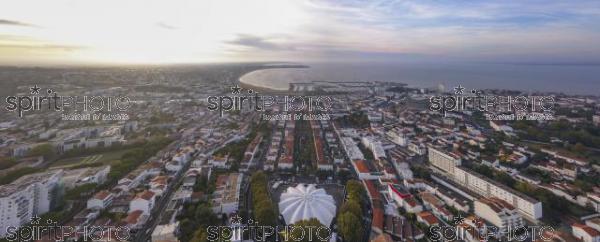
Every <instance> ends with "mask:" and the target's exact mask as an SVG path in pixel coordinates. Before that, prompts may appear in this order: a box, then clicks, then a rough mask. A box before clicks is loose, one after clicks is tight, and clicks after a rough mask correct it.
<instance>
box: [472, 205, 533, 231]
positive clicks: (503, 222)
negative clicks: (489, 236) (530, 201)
mask: <svg viewBox="0 0 600 242" xmlns="http://www.w3.org/2000/svg"><path fill="white" fill-rule="evenodd" d="M474 207H475V215H477V216H479V217H481V218H482V219H484V220H486V221H488V222H490V223H491V224H492V225H494V226H496V227H497V228H498V229H499V231H502V232H507V231H509V230H514V229H517V228H520V227H521V226H523V225H524V223H523V218H522V217H521V215H520V214H519V212H518V210H517V209H516V208H515V207H513V206H512V205H511V204H509V203H508V202H506V201H504V200H502V199H499V198H497V197H487V198H482V199H479V200H477V201H475V203H474Z"/></svg>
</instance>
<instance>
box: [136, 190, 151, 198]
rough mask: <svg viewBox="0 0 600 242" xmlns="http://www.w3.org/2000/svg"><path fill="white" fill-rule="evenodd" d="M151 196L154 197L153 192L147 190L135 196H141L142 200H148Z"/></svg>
mask: <svg viewBox="0 0 600 242" xmlns="http://www.w3.org/2000/svg"><path fill="white" fill-rule="evenodd" d="M152 197H154V192H152V191H149V190H146V191H143V192H140V193H138V194H137V195H136V196H135V198H141V199H144V200H150V199H151V198H152Z"/></svg>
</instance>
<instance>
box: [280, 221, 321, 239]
mask: <svg viewBox="0 0 600 242" xmlns="http://www.w3.org/2000/svg"><path fill="white" fill-rule="evenodd" d="M297 227H300V228H302V229H299V228H297ZM294 228H295V229H294ZM330 236H331V230H330V229H329V228H327V227H326V226H324V225H323V224H321V222H319V220H318V219H316V218H311V219H308V220H300V221H298V222H296V223H295V224H294V225H293V226H292V229H290V230H289V234H287V235H284V236H283V238H284V239H283V241H298V242H311V241H328V239H329V237H330Z"/></svg>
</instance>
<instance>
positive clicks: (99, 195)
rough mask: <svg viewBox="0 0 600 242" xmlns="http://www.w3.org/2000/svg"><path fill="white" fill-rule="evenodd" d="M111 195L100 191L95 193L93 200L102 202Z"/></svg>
mask: <svg viewBox="0 0 600 242" xmlns="http://www.w3.org/2000/svg"><path fill="white" fill-rule="evenodd" d="M111 194H112V193H110V192H108V191H106V190H102V191H99V192H97V193H96V194H95V195H94V198H95V199H98V200H104V199H106V198H107V197H108V196H110V195H111Z"/></svg>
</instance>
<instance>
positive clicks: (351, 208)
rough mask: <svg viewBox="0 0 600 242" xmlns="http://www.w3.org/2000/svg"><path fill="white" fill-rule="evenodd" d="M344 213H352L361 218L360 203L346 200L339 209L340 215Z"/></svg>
mask: <svg viewBox="0 0 600 242" xmlns="http://www.w3.org/2000/svg"><path fill="white" fill-rule="evenodd" d="M346 212H349V213H352V214H354V215H356V216H357V217H362V208H361V207H360V203H359V202H358V201H356V200H348V201H346V202H345V203H344V204H343V205H342V207H340V212H339V213H340V214H342V213H346Z"/></svg>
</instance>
